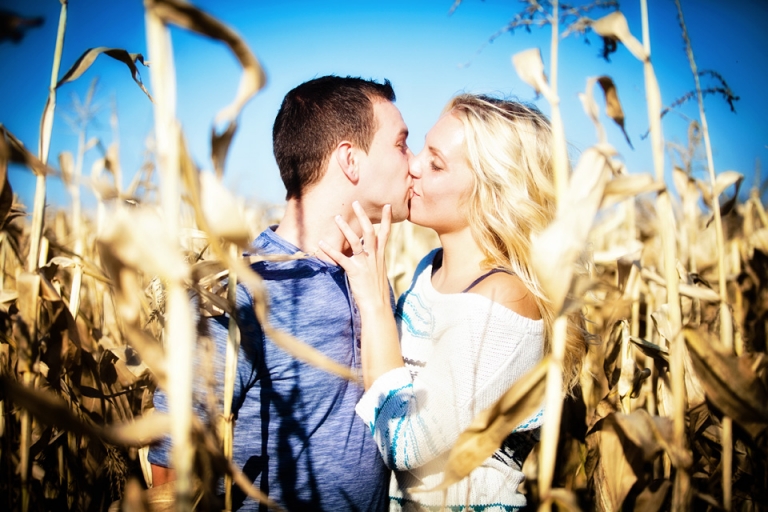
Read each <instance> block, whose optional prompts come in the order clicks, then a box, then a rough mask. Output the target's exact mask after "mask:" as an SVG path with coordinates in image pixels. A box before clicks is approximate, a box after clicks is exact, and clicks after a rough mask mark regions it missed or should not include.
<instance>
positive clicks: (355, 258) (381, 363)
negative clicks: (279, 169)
mask: <svg viewBox="0 0 768 512" xmlns="http://www.w3.org/2000/svg"><path fill="white" fill-rule="evenodd" d="M352 208H353V209H354V210H355V215H357V220H358V222H359V223H360V227H361V228H362V229H363V239H362V240H361V239H360V238H358V236H357V234H355V232H354V231H352V229H351V228H350V227H349V225H348V224H347V223H346V222H344V219H342V218H341V217H336V224H338V226H339V229H340V230H341V232H342V233H343V234H344V237H345V238H346V239H347V242H348V243H349V246H350V247H351V248H352V255H351V256H345V255H344V254H342V253H341V252H339V251H337V250H336V249H333V248H332V247H330V246H329V245H328V244H326V243H325V242H322V241H321V242H320V249H322V250H323V251H324V252H325V254H327V255H328V257H329V258H331V259H332V260H333V261H335V262H336V263H338V264H339V265H341V268H343V269H344V270H345V271H346V273H347V278H348V279H349V286H350V287H351V288H352V295H354V297H355V302H356V303H357V306H358V308H360V320H361V324H362V329H361V337H362V349H361V355H362V358H361V359H362V365H361V366H362V369H363V384H364V386H365V389H366V390H367V389H369V388H370V387H371V385H372V384H373V383H374V382H375V381H376V379H378V378H379V377H380V376H381V375H383V374H385V373H387V372H388V371H390V370H393V369H395V368H400V367H402V366H403V357H402V356H401V355H400V342H399V340H398V337H397V324H395V316H394V315H393V314H392V306H391V303H390V299H389V281H388V280H387V266H386V264H385V263H384V249H385V247H386V245H387V238H389V229H390V227H391V225H392V207H391V206H390V205H384V208H382V210H381V226H379V234H378V236H377V235H376V232H375V231H374V230H373V224H371V220H370V219H369V218H368V216H367V215H366V214H365V211H364V210H363V208H362V206H360V204H359V203H358V202H357V201H355V202H354V203H352Z"/></svg>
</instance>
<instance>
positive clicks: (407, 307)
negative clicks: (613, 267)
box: [321, 95, 585, 511]
mask: <svg viewBox="0 0 768 512" xmlns="http://www.w3.org/2000/svg"><path fill="white" fill-rule="evenodd" d="M551 139H552V134H551V130H550V126H549V123H548V121H547V120H546V118H545V117H544V116H543V115H542V114H541V113H540V112H539V111H538V110H535V109H533V108H530V107H526V106H524V105H522V104H520V103H516V102H510V101H502V100H497V99H492V98H489V97H485V96H473V95H461V96H458V97H456V98H454V99H453V100H451V101H450V102H449V103H448V105H447V107H446V109H445V111H444V114H443V116H442V117H441V118H440V119H439V120H438V122H437V123H436V124H435V126H434V127H433V128H432V129H431V130H430V131H429V133H428V134H427V137H426V143H425V147H424V150H423V151H422V152H421V153H420V154H419V155H417V156H415V157H413V159H412V160H411V163H410V172H411V174H412V176H413V191H412V198H411V204H410V215H409V220H410V221H411V222H414V223H415V224H419V225H422V226H427V227H430V228H432V229H434V230H435V231H436V232H437V234H438V236H439V237H440V242H441V245H442V248H441V249H437V250H435V251H433V252H431V253H430V254H428V255H427V256H426V257H425V258H424V259H423V260H422V262H421V263H420V264H419V266H418V268H417V269H416V273H415V275H414V278H413V283H412V285H411V287H410V289H409V290H408V291H407V292H405V293H404V294H403V296H402V297H401V298H400V300H399V301H398V307H397V312H396V315H395V316H396V318H395V316H393V315H392V311H391V306H390V295H389V294H390V292H389V285H388V282H387V278H386V269H385V265H384V256H383V254H384V253H383V249H384V244H385V242H386V238H387V235H388V232H389V219H390V212H389V210H388V208H387V207H386V206H385V207H384V212H383V214H382V218H383V221H382V224H381V227H380V229H379V235H378V238H377V236H376V235H375V233H374V230H373V226H372V225H371V223H370V221H369V220H368V217H367V216H366V215H365V212H363V211H362V209H361V207H360V206H359V205H355V211H356V213H357V217H358V220H359V223H360V227H361V228H362V231H363V240H364V241H365V245H364V246H363V242H362V241H361V239H360V238H359V236H358V234H356V233H355V232H354V231H353V230H352V228H350V226H348V225H347V224H346V223H345V222H344V221H343V220H341V219H340V218H338V219H337V222H338V224H339V228H340V229H341V230H342V232H343V233H344V234H345V236H346V238H347V240H348V242H349V244H350V251H351V253H352V254H351V256H345V255H344V254H342V253H340V252H338V251H334V250H331V249H330V248H328V247H327V246H326V245H321V248H323V250H324V251H325V252H326V253H327V254H328V255H329V256H330V257H331V258H332V259H334V260H335V261H336V262H337V263H339V264H340V265H341V266H342V267H343V268H344V269H345V270H346V272H347V275H348V277H349V280H350V284H351V287H352V290H353V293H354V295H355V300H356V301H357V304H358V307H359V309H360V314H361V318H362V366H363V380H364V385H365V388H366V393H365V395H363V398H362V399H361V400H360V402H359V403H358V405H357V409H356V410H357V412H358V415H359V416H361V417H362V418H363V419H364V420H365V421H366V422H367V423H368V425H369V426H370V428H371V431H372V433H373V435H374V437H375V439H376V441H377V443H378V445H379V450H380V451H381V454H382V456H383V458H384V461H385V462H386V463H387V465H388V466H389V467H390V468H392V469H394V470H395V476H394V477H393V479H392V484H391V487H390V496H391V501H390V504H391V509H393V510H399V509H403V510H423V509H432V508H433V507H434V509H441V508H442V507H446V510H458V509H462V508H463V507H472V508H474V509H475V510H485V511H490V510H517V509H518V508H520V507H523V506H525V503H526V501H525V497H524V495H522V494H521V493H520V492H519V491H518V486H519V485H520V483H521V482H522V480H523V474H522V471H521V470H522V463H523V461H524V460H525V457H526V456H527V454H528V453H529V452H530V450H531V448H532V447H533V445H534V444H535V443H536V441H538V434H539V429H540V426H541V421H542V413H543V411H539V412H538V413H536V414H534V415H533V416H532V417H531V418H529V419H528V420H527V421H525V422H523V424H521V425H520V426H519V427H517V428H516V429H515V431H514V432H512V433H511V434H510V436H509V437H508V438H507V440H506V441H505V442H504V445H503V446H502V447H501V449H499V450H498V451H497V452H496V453H495V454H494V456H493V457H491V458H489V459H488V460H486V461H485V462H484V463H483V464H482V465H481V466H480V467H478V468H477V469H475V470H474V471H472V473H471V474H470V475H469V476H468V477H467V478H465V479H464V480H462V481H461V482H459V483H457V484H455V485H453V486H451V487H449V489H448V490H447V492H442V491H438V492H435V491H433V492H429V491H427V492H423V490H425V489H426V490H429V489H432V488H434V487H436V486H437V485H439V484H440V483H441V482H442V480H443V469H444V466H445V463H446V461H447V458H448V454H449V452H450V449H451V447H452V446H453V444H454V443H455V442H456V440H457V438H458V436H459V434H460V433H461V432H462V431H463V430H464V429H466V428H467V426H469V424H470V423H471V421H472V419H473V418H474V417H475V416H476V415H477V414H478V413H480V412H481V411H483V410H484V409H486V408H487V407H489V406H490V405H492V404H493V403H494V402H496V401H497V400H498V399H499V398H500V397H501V396H502V395H503V394H504V393H505V392H506V391H507V390H508V389H509V388H510V386H511V385H512V384H513V383H514V382H515V381H516V380H517V379H519V378H521V377H522V376H524V375H525V374H526V373H527V372H528V371H529V370H531V369H532V368H533V367H534V366H535V365H536V364H537V363H538V362H539V361H540V360H541V359H542V358H543V356H544V355H545V354H546V353H547V352H548V350H549V341H548V340H549V336H550V332H551V327H552V322H553V320H554V312H553V311H552V307H551V306H550V304H549V302H548V301H547V298H546V297H545V296H544V295H543V294H542V291H541V287H540V286H539V284H538V281H537V279H536V276H535V275H534V274H533V272H532V270H531V261H530V252H531V251H530V246H531V236H532V235H535V234H537V233H540V232H541V231H542V230H543V229H544V228H545V227H546V226H547V225H548V224H549V223H550V222H551V221H552V219H553V216H554V212H555V204H554V185H553V178H552V165H551V164H552V162H551V158H550V147H551ZM574 327H575V326H574ZM398 332H399V339H400V343H398ZM569 332H570V337H569V340H568V350H567V356H566V362H565V381H566V382H567V383H568V387H569V389H570V388H571V387H572V386H573V384H574V382H575V380H576V379H577V376H578V373H579V369H580V362H581V359H582V357H583V354H584V352H585V343H584V340H583V338H582V337H580V336H578V334H577V332H578V329H575V328H574V329H571V330H569ZM415 489H421V492H418V491H415Z"/></svg>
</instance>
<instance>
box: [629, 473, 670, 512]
mask: <svg viewBox="0 0 768 512" xmlns="http://www.w3.org/2000/svg"><path fill="white" fill-rule="evenodd" d="M671 488H672V482H670V481H669V480H654V481H653V482H651V483H650V484H648V485H647V486H646V487H645V488H644V489H643V490H642V491H640V494H638V495H637V498H635V510H642V511H643V512H657V511H658V510H661V507H662V505H664V502H665V501H666V499H667V495H668V494H669V491H670V489H671Z"/></svg>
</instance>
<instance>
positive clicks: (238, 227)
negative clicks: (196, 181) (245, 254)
mask: <svg viewBox="0 0 768 512" xmlns="http://www.w3.org/2000/svg"><path fill="white" fill-rule="evenodd" d="M200 202H201V207H202V209H203V215H205V218H206V220H207V221H208V229H209V232H210V234H211V235H213V236H217V237H220V238H223V239H224V240H226V241H227V242H231V243H234V244H236V245H238V246H239V247H245V246H247V245H248V244H249V243H250V241H251V233H250V229H249V228H248V222H247V221H246V219H245V205H244V204H243V203H242V201H241V200H239V199H238V198H236V197H235V196H234V195H233V194H232V193H231V192H230V191H229V190H227V189H226V187H224V185H223V184H222V183H221V181H220V180H219V179H217V178H216V177H215V176H214V175H213V174H211V173H207V172H204V173H200Z"/></svg>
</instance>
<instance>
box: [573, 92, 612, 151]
mask: <svg viewBox="0 0 768 512" xmlns="http://www.w3.org/2000/svg"><path fill="white" fill-rule="evenodd" d="M595 82H597V78H596V77H589V78H587V88H586V90H585V91H584V92H580V93H579V101H581V106H582V107H583V108H584V112H585V113H586V114H587V116H588V117H589V118H590V119H591V120H592V123H593V124H594V125H595V129H596V130H597V140H598V142H599V143H601V144H602V143H605V142H606V140H605V129H604V128H603V123H601V122H600V117H599V116H600V111H599V110H598V108H597V103H596V102H595V97H594V95H593V94H592V90H593V89H594V88H595Z"/></svg>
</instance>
